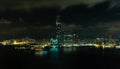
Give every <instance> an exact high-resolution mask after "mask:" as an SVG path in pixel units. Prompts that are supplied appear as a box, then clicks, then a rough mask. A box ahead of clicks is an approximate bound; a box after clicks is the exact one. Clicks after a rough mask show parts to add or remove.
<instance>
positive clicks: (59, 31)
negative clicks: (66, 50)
mask: <svg viewBox="0 0 120 69" xmlns="http://www.w3.org/2000/svg"><path fill="white" fill-rule="evenodd" d="M56 38H57V39H58V40H59V43H61V40H62V24H61V20H60V16H57V17H56Z"/></svg>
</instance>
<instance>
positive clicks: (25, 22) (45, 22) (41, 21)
mask: <svg viewBox="0 0 120 69" xmlns="http://www.w3.org/2000/svg"><path fill="white" fill-rule="evenodd" d="M5 1H6V2H5ZM5 1H1V2H0V3H3V4H4V5H3V4H1V5H0V7H1V8H0V15H1V16H0V31H1V33H0V37H1V38H0V39H1V40H2V39H9V38H22V37H27V36H28V37H33V38H42V37H43V38H50V37H53V36H55V28H56V27H55V23H56V16H57V15H60V16H61V22H62V25H63V29H64V30H67V31H71V30H73V31H76V30H77V31H79V32H81V30H83V31H86V32H87V31H88V32H92V31H95V32H93V33H96V32H98V33H99V32H105V33H117V32H119V31H120V28H119V26H120V24H119V22H120V20H119V19H120V15H119V12H120V11H119V8H120V7H119V1H118V0H114V1H113V0H85V1H84V0H75V2H73V1H72V0H65V1H64V2H65V3H66V4H65V5H63V1H57V0H53V1H48V0H46V1H42V0H38V1H32V0H31V1H27V0H24V1H14V0H13V1H14V2H11V1H10V2H7V0H5ZM36 2H38V3H36ZM13 3H18V5H16V4H13ZM23 3H24V5H23ZM53 3H54V4H53ZM30 4H31V6H30ZM39 4H40V5H39ZM56 4H58V6H56ZM5 5H6V6H5ZM9 5H10V6H9ZM21 5H23V6H21ZM63 7H64V8H63ZM8 31H9V32H8ZM47 34H50V35H49V36H47ZM81 34H82V33H81ZM85 35H86V34H85Z"/></svg>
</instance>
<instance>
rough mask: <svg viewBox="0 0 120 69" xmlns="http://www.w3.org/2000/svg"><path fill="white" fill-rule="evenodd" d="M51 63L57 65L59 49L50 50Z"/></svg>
mask: <svg viewBox="0 0 120 69" xmlns="http://www.w3.org/2000/svg"><path fill="white" fill-rule="evenodd" d="M48 56H49V57H50V61H51V62H52V63H56V62H57V61H58V60H59V48H50V52H49V55H48Z"/></svg>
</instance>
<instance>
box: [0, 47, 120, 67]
mask: <svg viewBox="0 0 120 69" xmlns="http://www.w3.org/2000/svg"><path fill="white" fill-rule="evenodd" d="M0 49H1V50H0V51H1V52H0V69H40V68H42V69H88V68H92V69H108V68H115V69H116V68H120V66H119V65H120V64H119V62H120V50H119V49H113V48H111V49H110V48H108V49H104V50H102V49H97V48H94V47H87V46H86V47H73V48H70V47H67V48H50V49H49V50H41V51H36V52H33V51H25V50H19V51H17V50H12V49H11V50H10V49H8V48H4V47H0Z"/></svg>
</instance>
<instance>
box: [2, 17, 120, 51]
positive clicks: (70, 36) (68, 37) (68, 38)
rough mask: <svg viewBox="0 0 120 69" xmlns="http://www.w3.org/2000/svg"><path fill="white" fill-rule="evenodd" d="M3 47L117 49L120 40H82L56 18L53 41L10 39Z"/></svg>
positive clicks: (5, 41)
mask: <svg viewBox="0 0 120 69" xmlns="http://www.w3.org/2000/svg"><path fill="white" fill-rule="evenodd" d="M0 43H1V44H2V45H17V46H18V45H22V46H24V45H28V46H34V47H35V48H37V49H39V47H45V46H51V47H52V46H53V47H58V46H63V47H73V46H96V47H100V46H102V47H115V46H117V47H118V46H119V45H120V41H119V39H113V38H101V37H100V38H99V37H97V38H95V39H87V38H86V39H80V37H79V33H78V32H75V31H65V30H63V28H62V23H61V20H60V16H57V18H56V36H55V37H53V38H51V39H41V40H35V39H30V38H23V39H10V40H3V41H1V42H0Z"/></svg>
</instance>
